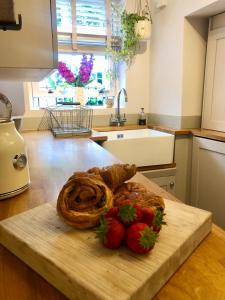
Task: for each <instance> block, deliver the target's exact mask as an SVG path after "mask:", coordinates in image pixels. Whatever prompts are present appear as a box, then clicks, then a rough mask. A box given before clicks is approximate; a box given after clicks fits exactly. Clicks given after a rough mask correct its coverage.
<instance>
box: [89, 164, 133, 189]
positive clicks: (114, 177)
mask: <svg viewBox="0 0 225 300" xmlns="http://www.w3.org/2000/svg"><path fill="white" fill-rule="evenodd" d="M136 172H137V168H136V166H135V165H129V164H114V165H112V166H107V167H104V168H96V167H95V168H92V169H89V170H88V173H91V174H96V175H100V176H101V177H102V179H103V181H104V182H105V183H106V184H107V185H108V187H109V188H110V189H111V190H112V191H115V190H116V189H117V188H118V187H119V186H120V185H122V184H123V183H124V182H125V181H127V180H128V179H130V178H132V177H133V176H134V175H135V174H136Z"/></svg>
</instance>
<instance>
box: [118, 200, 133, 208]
mask: <svg viewBox="0 0 225 300" xmlns="http://www.w3.org/2000/svg"><path fill="white" fill-rule="evenodd" d="M117 204H118V205H117V206H118V207H121V206H123V205H125V204H130V205H132V201H131V200H130V199H128V198H126V199H121V200H119V201H118V202H117Z"/></svg>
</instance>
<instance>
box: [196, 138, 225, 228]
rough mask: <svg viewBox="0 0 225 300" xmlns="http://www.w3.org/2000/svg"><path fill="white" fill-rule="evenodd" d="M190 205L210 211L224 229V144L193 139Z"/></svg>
mask: <svg viewBox="0 0 225 300" xmlns="http://www.w3.org/2000/svg"><path fill="white" fill-rule="evenodd" d="M191 204H192V205H194V206H197V207H199V208H202V209H205V210H208V211H211V212H212V213H213V221H214V223H216V224H217V225H219V226H221V227H222V228H223V229H225V143H222V142H217V141H213V140H208V139H204V138H196V137H194V139H193V156H192V184H191Z"/></svg>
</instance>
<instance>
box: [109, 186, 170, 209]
mask: <svg viewBox="0 0 225 300" xmlns="http://www.w3.org/2000/svg"><path fill="white" fill-rule="evenodd" d="M125 199H130V200H131V201H132V202H133V203H135V204H139V205H140V206H142V207H156V208H157V209H160V210H162V211H163V210H164V209H165V204H164V200H163V198H162V197H160V196H158V195H156V194H155V193H153V192H151V191H148V190H147V189H146V188H145V186H144V185H142V184H140V183H137V182H127V183H123V184H122V185H121V186H120V187H119V188H118V189H117V190H116V192H115V194H114V206H120V204H121V202H123V201H124V200H125Z"/></svg>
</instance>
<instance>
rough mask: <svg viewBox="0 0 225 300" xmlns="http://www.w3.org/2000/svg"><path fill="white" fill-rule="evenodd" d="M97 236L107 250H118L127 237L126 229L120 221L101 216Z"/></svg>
mask: <svg viewBox="0 0 225 300" xmlns="http://www.w3.org/2000/svg"><path fill="white" fill-rule="evenodd" d="M96 234H97V237H98V238H100V240H101V241H102V243H103V245H104V246H105V247H106V248H110V249H117V248H119V246H120V245H121V243H122V241H123V239H124V237H125V228H124V226H123V224H122V223H120V222H119V221H118V220H116V219H114V218H105V217H104V216H101V217H100V226H99V227H98V228H97V229H96Z"/></svg>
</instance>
